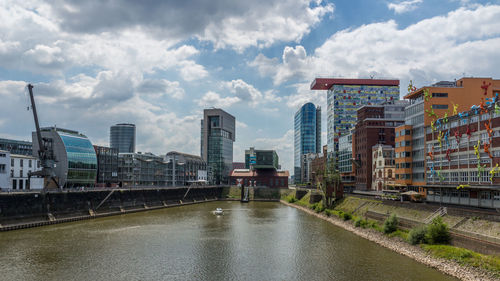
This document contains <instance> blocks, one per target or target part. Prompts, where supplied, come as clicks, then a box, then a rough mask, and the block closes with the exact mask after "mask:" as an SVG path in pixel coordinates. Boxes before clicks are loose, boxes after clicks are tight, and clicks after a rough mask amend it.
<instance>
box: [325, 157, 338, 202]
mask: <svg viewBox="0 0 500 281" xmlns="http://www.w3.org/2000/svg"><path fill="white" fill-rule="evenodd" d="M320 188H321V191H323V196H324V197H325V203H326V205H327V206H328V207H330V206H331V205H332V203H333V198H335V199H340V198H336V195H337V194H339V192H338V191H339V190H340V189H341V188H342V178H341V176H340V172H339V171H338V170H337V169H335V163H334V161H329V163H328V165H327V166H326V167H325V170H324V171H323V182H322V183H320Z"/></svg>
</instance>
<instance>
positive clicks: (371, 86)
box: [310, 78, 399, 164]
mask: <svg viewBox="0 0 500 281" xmlns="http://www.w3.org/2000/svg"><path fill="white" fill-rule="evenodd" d="M310 88H311V90H326V91H327V145H328V157H329V159H331V158H333V159H335V164H337V163H338V162H337V161H338V159H337V158H338V155H336V154H337V152H338V151H339V138H340V137H342V136H345V135H347V134H349V133H350V130H351V129H352V128H354V126H355V125H356V122H357V116H356V112H357V110H358V108H359V107H361V106H363V105H376V104H381V103H384V102H390V101H393V100H399V80H382V79H344V78H316V79H314V80H313V82H312V83H311V87H310Z"/></svg>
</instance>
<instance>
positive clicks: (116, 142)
mask: <svg viewBox="0 0 500 281" xmlns="http://www.w3.org/2000/svg"><path fill="white" fill-rule="evenodd" d="M109 146H110V147H111V148H116V149H118V153H134V152H135V125H134V124H127V123H121V124H116V125H113V126H111V128H110V130H109Z"/></svg>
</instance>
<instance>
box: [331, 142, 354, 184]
mask: <svg viewBox="0 0 500 281" xmlns="http://www.w3.org/2000/svg"><path fill="white" fill-rule="evenodd" d="M352 147H353V143H352V133H350V134H347V135H345V136H342V137H340V138H339V152H338V160H339V161H338V170H339V173H340V176H341V177H342V184H343V185H344V190H345V191H347V192H349V191H352V190H354V188H355V185H356V176H355V171H356V169H355V168H356V167H355V166H354V162H353V157H352ZM325 155H326V154H325Z"/></svg>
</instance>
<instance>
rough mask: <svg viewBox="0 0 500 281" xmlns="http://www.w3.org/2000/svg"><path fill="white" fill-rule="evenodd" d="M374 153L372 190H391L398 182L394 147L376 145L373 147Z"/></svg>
mask: <svg viewBox="0 0 500 281" xmlns="http://www.w3.org/2000/svg"><path fill="white" fill-rule="evenodd" d="M372 153H373V157H372V164H373V168H372V171H373V176H372V190H378V191H381V190H384V189H389V187H390V186H394V185H395V180H396V165H395V160H394V147H392V146H390V145H383V144H376V145H374V146H373V147H372Z"/></svg>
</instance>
